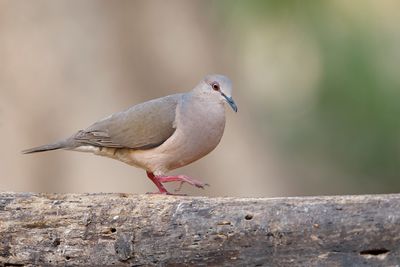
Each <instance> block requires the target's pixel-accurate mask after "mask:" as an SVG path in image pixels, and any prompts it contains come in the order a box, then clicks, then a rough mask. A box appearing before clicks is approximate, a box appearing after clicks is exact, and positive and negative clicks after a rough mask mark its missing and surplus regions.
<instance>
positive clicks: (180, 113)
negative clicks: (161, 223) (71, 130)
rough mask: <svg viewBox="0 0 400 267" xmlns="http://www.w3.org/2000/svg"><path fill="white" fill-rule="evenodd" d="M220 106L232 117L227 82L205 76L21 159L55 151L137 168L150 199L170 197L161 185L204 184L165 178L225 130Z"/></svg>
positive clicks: (207, 150) (214, 143)
mask: <svg viewBox="0 0 400 267" xmlns="http://www.w3.org/2000/svg"><path fill="white" fill-rule="evenodd" d="M225 103H226V104H228V105H229V106H230V107H231V108H232V109H233V110H234V111H235V112H237V106H236V104H235V102H234V100H233V98H232V82H231V80H230V79H229V78H228V77H226V76H224V75H218V74H214V75H208V76H206V77H205V78H204V79H203V80H201V81H200V83H199V84H197V86H195V87H194V89H192V90H191V91H189V92H187V93H177V94H173V95H168V96H165V97H161V98H157V99H153V100H150V101H147V102H144V103H140V104H137V105H134V106H132V107H130V108H129V109H127V110H125V111H122V112H118V113H115V114H112V115H110V116H108V117H106V118H104V119H102V120H99V121H97V122H95V123H93V124H92V125H91V126H89V127H88V128H86V129H84V130H79V131H78V132H76V133H75V134H73V135H72V136H70V137H69V138H66V139H63V140H61V141H58V142H55V143H51V144H47V145H43V146H39V147H35V148H31V149H27V150H24V151H22V153H24V154H30V153H36V152H43V151H49V150H56V149H64V150H72V151H79V152H90V153H93V154H95V155H99V156H105V157H109V158H112V159H116V160H119V161H122V162H124V163H127V164H129V165H132V166H135V167H139V168H142V169H144V170H145V171H146V173H147V176H148V178H149V179H150V180H151V181H152V182H153V183H154V184H155V185H156V186H157V188H158V192H155V194H165V195H173V193H170V192H169V191H167V189H166V188H165V187H164V185H163V184H164V183H168V182H181V185H182V184H183V183H188V184H190V185H192V186H195V187H198V188H204V186H205V185H207V184H205V183H203V182H201V181H198V180H196V179H193V178H191V177H189V176H186V175H173V176H169V175H167V173H168V172H169V171H171V170H174V169H177V168H180V167H183V166H185V165H188V164H190V163H192V162H194V161H196V160H198V159H200V158H202V157H204V156H205V155H207V154H208V153H210V152H211V151H212V150H213V149H214V148H215V147H216V146H217V145H218V144H219V142H220V140H221V138H222V135H223V133H224V128H225Z"/></svg>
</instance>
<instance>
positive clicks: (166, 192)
mask: <svg viewBox="0 0 400 267" xmlns="http://www.w3.org/2000/svg"><path fill="white" fill-rule="evenodd" d="M146 173H147V177H149V178H150V180H151V181H152V182H153V183H154V184H155V185H156V186H157V188H158V190H159V192H157V193H155V194H164V195H169V192H168V191H167V189H165V187H164V186H163V185H162V183H161V182H160V181H159V180H158V179H157V177H156V176H154V174H153V173H152V172H148V171H146Z"/></svg>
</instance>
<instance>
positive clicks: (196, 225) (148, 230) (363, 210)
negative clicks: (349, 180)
mask: <svg viewBox="0 0 400 267" xmlns="http://www.w3.org/2000/svg"><path fill="white" fill-rule="evenodd" d="M399 251H400V194H399V195H396V194H392V195H363V196H325V197H290V198H271V199H267V198H206V197H174V196H159V195H128V194H33V193H0V265H3V266H30V265H46V266H48V265H66V266H77V265H84V266H88V265H89V266H94V265H96V266H111V265H113V266H139V265H143V266H185V265H196V266H232V265H235V266H360V265H364V266H390V265H393V266H394V265H397V264H399V262H400V254H399Z"/></svg>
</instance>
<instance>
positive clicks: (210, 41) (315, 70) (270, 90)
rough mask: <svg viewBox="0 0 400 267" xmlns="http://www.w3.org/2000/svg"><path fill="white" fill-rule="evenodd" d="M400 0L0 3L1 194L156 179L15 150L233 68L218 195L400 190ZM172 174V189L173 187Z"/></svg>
mask: <svg viewBox="0 0 400 267" xmlns="http://www.w3.org/2000/svg"><path fill="white" fill-rule="evenodd" d="M398 10H400V2H399V1H396V0H392V1H391V0H385V1H375V0H352V1H348V0H335V1H306V0H304V1H303V0H302V1H299V0H298V1H281V0H271V1H261V0H260V1H234V0H226V1H224V0H221V1H203V0H198V1H185V0H173V1H161V0H159V1H156V0H143V1H74V0H73V1H70V0H65V1H51V0H38V1H12V0H0V137H1V149H0V190H2V191H36V192H37V191H41V192H43V191H44V192H127V193H144V192H148V191H154V190H155V189H156V188H155V186H154V185H153V184H152V183H151V182H150V181H149V180H148V179H147V178H146V176H145V173H144V171H143V170H140V169H136V168H133V167H131V166H128V165H125V164H123V163H121V162H118V161H114V160H111V159H107V158H102V157H98V156H93V155H90V154H85V153H77V152H66V151H55V152H48V153H40V154H33V155H22V154H21V153H20V151H21V150H23V149H26V148H30V147H32V146H37V145H42V144H45V143H49V142H52V141H56V140H58V139H61V138H64V137H68V136H69V135H71V134H73V133H74V132H75V131H77V130H79V129H83V128H86V127H87V126H89V125H90V124H91V123H93V122H94V121H96V120H98V119H101V118H102V117H105V116H107V115H109V114H111V113H114V112H117V111H121V110H124V109H126V108H128V107H130V106H131V105H133V104H136V103H140V102H143V101H146V100H149V99H151V98H156V97H160V96H164V95H167V94H172V93H177V92H184V91H187V90H188V89H190V88H192V87H193V86H195V85H196V84H197V83H198V82H199V81H200V80H201V79H202V78H203V77H204V76H205V75H206V74H209V73H221V74H225V75H228V76H229V77H230V78H231V79H232V80H233V83H234V98H235V100H236V102H237V104H238V106H239V112H238V113H237V114H234V113H233V112H232V111H231V110H230V109H227V124H226V129H225V134H224V137H223V138H222V141H221V143H220V145H219V146H218V147H217V149H216V150H215V151H213V152H212V153H211V154H210V155H209V156H207V157H205V158H203V159H201V160H200V161H197V162H195V163H193V164H191V165H190V166H187V167H185V168H182V169H179V170H176V171H174V172H173V173H183V174H187V175H190V176H192V177H196V178H198V179H201V180H203V181H205V182H207V183H209V184H210V185H211V186H210V187H208V188H206V190H204V191H203V190H198V189H192V188H190V187H189V186H187V185H185V186H184V187H183V192H185V193H189V194H192V195H208V196H251V197H261V196H269V197H271V196H293V195H323V194H359V193H384V192H399V191H400V119H399V114H400V104H399V99H400V49H399V48H400V27H399V25H400V16H399V15H398ZM176 186H177V185H168V187H169V188H170V189H171V190H173V188H175V187H176Z"/></svg>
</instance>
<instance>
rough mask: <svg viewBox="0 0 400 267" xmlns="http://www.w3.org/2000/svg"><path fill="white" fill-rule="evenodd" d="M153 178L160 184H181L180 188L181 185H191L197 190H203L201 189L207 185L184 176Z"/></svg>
mask: <svg viewBox="0 0 400 267" xmlns="http://www.w3.org/2000/svg"><path fill="white" fill-rule="evenodd" d="M155 178H156V179H157V180H158V181H159V182H161V183H168V182H181V186H182V184H183V183H188V184H191V185H193V186H196V187H198V188H203V189H204V187H205V186H206V185H208V184H205V183H203V182H200V181H198V180H196V179H193V178H191V177H189V176H186V175H174V176H164V175H160V176H156V177H155ZM181 186H179V189H180V188H181Z"/></svg>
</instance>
